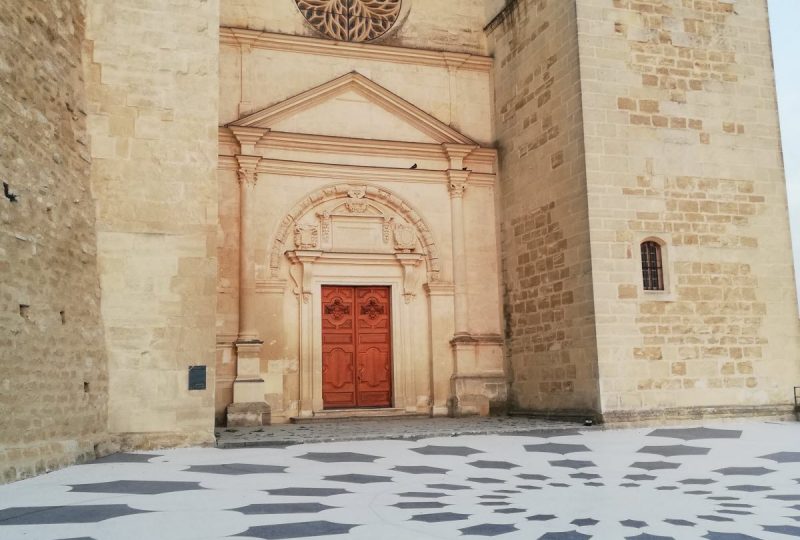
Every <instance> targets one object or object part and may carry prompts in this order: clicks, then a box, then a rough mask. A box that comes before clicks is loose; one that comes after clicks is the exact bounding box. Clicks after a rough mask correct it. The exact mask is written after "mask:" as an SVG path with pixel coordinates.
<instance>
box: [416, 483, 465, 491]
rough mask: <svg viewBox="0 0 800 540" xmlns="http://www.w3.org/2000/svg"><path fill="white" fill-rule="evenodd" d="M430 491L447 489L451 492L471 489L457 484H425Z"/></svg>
mask: <svg viewBox="0 0 800 540" xmlns="http://www.w3.org/2000/svg"><path fill="white" fill-rule="evenodd" d="M426 487H428V488H430V489H447V490H451V491H458V490H462V489H472V488H471V487H470V486H462V485H459V484H426Z"/></svg>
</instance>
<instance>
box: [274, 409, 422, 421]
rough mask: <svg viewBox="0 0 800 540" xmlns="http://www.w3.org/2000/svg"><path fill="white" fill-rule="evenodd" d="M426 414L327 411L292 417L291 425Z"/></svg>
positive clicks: (383, 410)
mask: <svg viewBox="0 0 800 540" xmlns="http://www.w3.org/2000/svg"><path fill="white" fill-rule="evenodd" d="M429 416H430V415H429V414H427V413H419V412H408V411H406V410H405V409H394V408H381V409H328V410H324V411H318V412H315V413H314V416H312V417H302V416H293V417H291V418H290V419H289V421H290V422H291V423H292V424H318V423H322V422H364V421H370V420H382V419H384V418H427V417H429Z"/></svg>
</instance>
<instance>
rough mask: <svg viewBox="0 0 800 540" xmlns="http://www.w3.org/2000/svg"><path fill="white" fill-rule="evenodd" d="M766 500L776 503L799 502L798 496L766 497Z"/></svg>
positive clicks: (799, 496)
mask: <svg viewBox="0 0 800 540" xmlns="http://www.w3.org/2000/svg"><path fill="white" fill-rule="evenodd" d="M767 499H775V500H776V501H800V495H767Z"/></svg>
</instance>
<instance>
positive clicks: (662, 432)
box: [647, 427, 742, 441]
mask: <svg viewBox="0 0 800 540" xmlns="http://www.w3.org/2000/svg"><path fill="white" fill-rule="evenodd" d="M647 436H648V437H667V438H670V439H683V440H684V441H697V440H701V439H738V438H739V437H741V436H742V432H741V431H738V430H735V429H711V428H705V427H696V428H677V429H657V430H655V431H651V432H650V433H648V434H647Z"/></svg>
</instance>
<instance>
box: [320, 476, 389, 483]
mask: <svg viewBox="0 0 800 540" xmlns="http://www.w3.org/2000/svg"><path fill="white" fill-rule="evenodd" d="M323 480H328V481H331V482H345V483H347V484H379V483H382V482H391V481H392V477H391V476H375V475H371V474H337V475H334V476H325V477H324V478H323Z"/></svg>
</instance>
